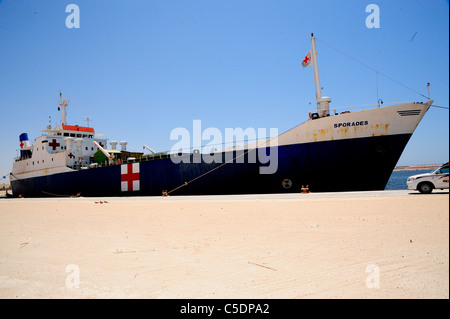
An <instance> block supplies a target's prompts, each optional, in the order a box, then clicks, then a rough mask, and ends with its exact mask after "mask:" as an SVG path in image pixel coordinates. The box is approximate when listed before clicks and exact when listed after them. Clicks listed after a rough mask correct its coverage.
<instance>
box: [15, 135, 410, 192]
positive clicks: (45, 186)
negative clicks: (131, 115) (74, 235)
mask: <svg viewBox="0 0 450 319" xmlns="http://www.w3.org/2000/svg"><path fill="white" fill-rule="evenodd" d="M410 137H411V134H401V135H390V136H376V137H367V138H357V139H346V140H334V141H325V142H314V143H305V144H293V145H285V146H278V147H277V148H278V149H277V151H278V169H277V171H276V172H275V173H274V174H260V167H261V166H262V164H260V163H258V162H257V163H248V161H247V158H245V161H244V162H245V163H236V161H233V162H232V163H227V164H223V163H224V162H225V160H223V161H222V163H211V164H207V163H204V162H201V163H192V162H193V156H196V155H193V154H190V155H185V156H188V157H189V158H190V163H179V164H176V163H174V162H173V161H172V160H171V159H170V158H165V159H157V160H150V161H141V162H139V163H138V165H139V190H135V191H123V189H122V188H121V182H122V180H121V178H122V177H121V176H122V175H121V166H122V165H114V166H106V167H100V168H92V169H85V170H79V171H73V172H67V173H59V174H53V175H48V176H41V177H34V178H27V179H20V180H13V181H11V186H12V190H13V195H14V196H19V195H22V196H24V197H43V196H77V195H78V196H161V195H162V192H163V191H168V192H169V194H170V195H212V194H263V193H288V192H300V190H301V187H302V185H305V186H306V185H308V186H309V189H310V190H311V191H312V192H339V191H368V190H384V188H385V186H386V184H387V182H388V180H389V178H390V175H391V173H392V171H393V169H394V167H395V165H396V164H397V161H398V159H399V158H400V155H401V153H402V152H403V149H404V148H405V146H406V144H407V143H408V141H409V139H410ZM270 151H271V149H270V148H267V149H266V152H267V154H269V152H270ZM272 151H273V149H272ZM222 155H223V156H224V159H225V158H230V157H225V153H223V154H222ZM236 155H239V154H236V153H235V152H234V153H233V156H232V157H231V158H234V157H235V156H236ZM247 155H248V154H247ZM197 156H198V155H197ZM228 156H231V154H228ZM283 181H289V183H286V182H283ZM186 182H187V184H185V183H186ZM183 185H184V186H183Z"/></svg>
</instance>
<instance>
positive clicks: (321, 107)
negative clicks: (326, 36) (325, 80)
mask: <svg viewBox="0 0 450 319" xmlns="http://www.w3.org/2000/svg"><path fill="white" fill-rule="evenodd" d="M311 42H312V43H311V51H312V52H311V53H312V54H311V56H312V64H313V68H314V86H315V88H316V102H317V112H318V113H319V116H320V117H324V116H328V115H330V106H329V104H330V102H331V99H330V98H329V97H328V96H322V88H321V86H320V78H319V64H318V63H317V51H316V38H315V37H314V34H312V33H311Z"/></svg>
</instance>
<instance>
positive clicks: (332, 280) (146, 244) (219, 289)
mask: <svg viewBox="0 0 450 319" xmlns="http://www.w3.org/2000/svg"><path fill="white" fill-rule="evenodd" d="M105 200H106V201H107V203H100V201H102V202H103V201H105ZM77 286H78V287H77ZM0 297H1V298H252V299H253V298H274V299H277V298H289V299H291V298H292V299H294V298H449V195H448V192H446V193H445V192H444V193H441V194H437V193H436V194H431V195H418V194H408V193H407V192H406V191H405V192H401V193H399V192H391V193H390V192H382V194H378V193H355V194H346V195H343V194H338V195H336V194H333V195H329V196H327V195H320V196H317V195H316V194H295V195H271V196H241V197H239V196H228V197H227V196H224V197H198V198H196V197H193V198H189V197H182V198H176V197H169V198H139V199H132V198H120V199H117V198H116V199H98V198H64V199H14V200H11V199H1V200H0Z"/></svg>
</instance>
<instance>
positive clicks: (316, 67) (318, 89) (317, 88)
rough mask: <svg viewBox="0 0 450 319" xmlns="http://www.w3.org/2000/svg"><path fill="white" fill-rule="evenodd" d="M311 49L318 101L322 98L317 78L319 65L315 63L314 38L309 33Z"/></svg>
mask: <svg viewBox="0 0 450 319" xmlns="http://www.w3.org/2000/svg"><path fill="white" fill-rule="evenodd" d="M311 41H312V45H311V49H312V54H311V58H312V64H313V69H314V85H315V87H316V100H317V101H319V100H320V98H321V97H322V88H321V87H320V78H319V65H318V63H317V51H316V38H315V37H314V34H312V33H311Z"/></svg>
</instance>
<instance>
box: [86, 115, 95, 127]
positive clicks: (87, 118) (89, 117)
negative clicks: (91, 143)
mask: <svg viewBox="0 0 450 319" xmlns="http://www.w3.org/2000/svg"><path fill="white" fill-rule="evenodd" d="M84 119H85V121H86V122H87V127H89V122H90V121H91V119H93V117H91V116H85V117H84Z"/></svg>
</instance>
